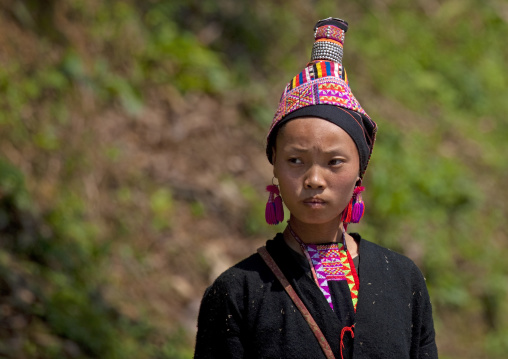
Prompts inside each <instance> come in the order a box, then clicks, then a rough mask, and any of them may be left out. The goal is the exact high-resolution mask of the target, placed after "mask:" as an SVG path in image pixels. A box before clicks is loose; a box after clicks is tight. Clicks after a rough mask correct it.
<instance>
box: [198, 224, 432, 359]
mask: <svg viewBox="0 0 508 359" xmlns="http://www.w3.org/2000/svg"><path fill="white" fill-rule="evenodd" d="M356 239H357V241H359V254H360V262H359V268H358V275H359V280H360V289H359V294H358V305H357V311H356V315H355V329H354V339H353V338H351V335H350V334H349V333H347V334H346V335H345V337H344V344H345V348H344V357H347V358H371V359H372V358H390V359H393V358H396V359H402V358H437V349H436V344H435V338H434V325H433V320H432V308H431V304H430V299H429V295H428V292H427V288H426V285H425V280H424V278H423V276H422V274H421V272H420V270H419V269H418V268H417V267H416V265H415V264H414V263H413V262H412V261H411V260H410V259H408V258H406V257H404V256H402V255H400V254H398V253H395V252H392V251H391V250H388V249H385V248H383V247H380V246H378V245H376V244H374V243H371V242H369V241H367V240H365V239H361V238H360V237H359V236H357V237H356ZM266 246H267V249H268V251H269V252H270V254H271V256H272V257H273V259H274V260H275V261H276V262H277V264H278V265H279V267H280V268H281V270H282V271H283V273H284V275H285V276H286V278H287V279H288V281H289V282H290V283H291V285H292V286H293V288H294V289H295V291H296V293H297V294H298V295H299V296H300V298H301V299H302V301H303V302H304V304H305V305H306V307H307V308H308V310H309V311H310V313H311V315H312V316H313V317H314V319H315V320H316V322H317V324H318V325H319V327H320V329H321V331H322V332H323V334H324V335H325V337H326V339H327V340H328V343H329V344H330V346H331V348H332V350H333V352H334V354H335V358H340V357H341V356H340V347H339V346H340V345H339V344H340V333H341V330H342V327H343V326H344V325H343V324H342V323H340V322H339V319H338V317H337V316H336V315H334V312H333V311H332V309H331V308H330V306H329V305H328V303H327V301H326V299H325V297H324V296H323V294H322V293H321V291H320V289H319V288H318V286H317V285H316V284H315V283H314V281H313V280H312V279H311V278H309V276H308V275H307V274H306V273H305V270H304V269H303V268H302V267H301V265H299V264H298V263H297V261H296V260H295V258H294V256H293V255H292V253H291V251H292V250H291V249H290V248H289V247H288V246H287V245H286V243H285V242H284V240H283V238H282V235H280V234H279V235H277V236H276V237H275V239H273V240H269V241H267V244H266ZM195 358H196V359H199V358H324V354H323V352H322V350H321V348H320V346H319V344H318V342H317V340H316V338H315V337H314V334H313V333H312V331H311V330H310V328H309V326H308V324H307V323H306V321H305V320H304V318H303V316H302V315H301V313H300V312H299V311H298V309H297V308H296V307H295V306H294V304H293V302H292V301H291V299H290V298H289V296H288V295H287V293H286V292H285V291H284V289H283V288H282V286H281V285H280V283H279V282H278V280H277V278H276V277H275V276H274V275H273V274H272V272H271V271H270V269H269V268H268V267H267V265H266V264H265V263H264V262H263V260H262V259H261V257H260V256H259V254H254V255H252V256H250V257H249V258H247V259H245V260H243V261H242V262H240V263H238V264H237V265H235V266H234V267H232V268H230V269H228V270H227V271H225V272H224V273H223V274H221V275H220V276H219V278H217V279H216V280H215V282H214V283H213V284H212V285H211V286H210V287H209V288H208V289H207V290H206V292H205V295H204V297H203V301H202V303H201V309H200V313H199V318H198V333H197V338H196V348H195Z"/></svg>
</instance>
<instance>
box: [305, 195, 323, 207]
mask: <svg viewBox="0 0 508 359" xmlns="http://www.w3.org/2000/svg"><path fill="white" fill-rule="evenodd" d="M303 203H304V204H306V205H307V206H310V207H320V206H323V205H324V204H325V203H326V201H325V200H323V199H321V198H319V197H311V198H307V199H305V200H304V201H303Z"/></svg>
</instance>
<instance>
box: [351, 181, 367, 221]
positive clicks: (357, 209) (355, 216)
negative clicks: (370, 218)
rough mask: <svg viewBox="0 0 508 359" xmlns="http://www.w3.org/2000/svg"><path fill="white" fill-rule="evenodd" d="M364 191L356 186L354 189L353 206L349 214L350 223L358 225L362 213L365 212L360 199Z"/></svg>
mask: <svg viewBox="0 0 508 359" xmlns="http://www.w3.org/2000/svg"><path fill="white" fill-rule="evenodd" d="M364 190H365V187H362V186H358V187H356V188H355V191H354V192H353V199H354V200H353V206H352V213H351V223H358V222H360V219H362V217H363V212H365V204H364V203H363V199H362V192H363V191H364Z"/></svg>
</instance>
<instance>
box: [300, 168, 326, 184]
mask: <svg viewBox="0 0 508 359" xmlns="http://www.w3.org/2000/svg"><path fill="white" fill-rule="evenodd" d="M304 185H305V188H312V189H323V188H325V186H326V182H325V178H324V176H323V173H322V169H321V168H319V166H317V165H314V166H311V167H310V168H309V170H308V171H307V173H306V174H305V180H304Z"/></svg>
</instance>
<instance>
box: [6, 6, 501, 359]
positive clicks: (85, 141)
mask: <svg viewBox="0 0 508 359" xmlns="http://www.w3.org/2000/svg"><path fill="white" fill-rule="evenodd" d="M63 6H64V5H63V4H61V3H60V2H57V1H49V2H48V4H47V6H42V5H41V4H40V3H39V2H38V1H31V0H16V1H13V2H12V6H11V7H4V6H2V7H1V8H0V10H1V11H2V12H3V13H4V18H5V19H14V21H15V22H16V24H17V26H18V27H19V29H21V31H26V32H28V33H29V34H30V36H32V37H36V38H37V39H38V41H37V47H38V50H39V51H40V53H45V54H47V56H44V57H41V58H36V59H34V58H23V57H21V56H20V57H12V58H9V57H1V58H0V64H1V66H0V136H1V137H0V138H1V139H2V141H3V143H9V144H10V146H11V147H7V146H6V147H2V149H4V148H7V149H8V150H9V151H10V153H17V151H21V152H23V151H26V153H30V154H32V153H38V154H39V157H37V158H38V159H39V160H38V161H37V163H30V164H29V165H26V163H25V165H24V166H23V165H22V163H23V160H22V159H21V160H19V161H18V162H19V163H14V162H16V161H8V160H6V159H2V158H0V235H1V241H0V244H1V247H0V289H1V292H0V294H1V296H2V298H8V299H6V301H5V303H4V304H2V305H3V307H2V309H1V310H2V311H3V313H4V314H5V313H8V315H7V314H6V315H5V318H6V319H5V320H4V321H5V323H6V324H5V326H4V327H3V328H7V329H0V336H1V338H8V337H10V336H11V337H16V338H18V339H19V340H18V341H17V342H14V341H9V340H2V341H1V342H2V344H0V355H1V356H6V357H12V358H14V357H17V358H29V357H37V358H62V357H78V358H99V357H100V358H120V357H121V358H153V357H156V358H184V357H190V356H191V353H192V349H191V348H189V347H188V345H187V344H186V342H185V338H184V337H185V335H184V334H182V333H183V332H182V330H180V331H176V332H175V334H171V335H169V334H161V333H160V332H158V331H157V330H156V329H155V327H154V326H153V325H152V324H151V323H149V322H147V321H145V320H137V321H135V320H132V319H129V318H128V317H127V316H125V315H124V314H122V313H121V312H120V311H119V310H117V309H116V308H115V307H114V306H113V305H112V304H111V303H109V302H108V301H107V300H105V299H104V297H103V294H102V293H103V289H104V288H105V287H106V286H107V285H108V281H109V280H110V279H109V276H108V275H109V273H107V271H106V269H105V262H106V261H107V260H108V258H109V255H110V251H111V248H110V244H109V243H110V242H109V241H108V240H107V239H108V238H109V237H108V236H111V237H112V236H122V235H123V234H125V233H128V232H129V231H131V230H132V229H133V228H137V227H136V225H138V223H139V222H141V221H142V219H140V218H136V216H132V211H134V210H135V209H136V206H137V205H138V201H139V199H138V197H136V193H135V189H133V188H134V186H131V187H129V186H128V185H125V184H122V185H118V186H117V187H116V188H115V191H114V195H113V196H112V197H114V198H113V199H111V200H112V201H113V202H114V203H116V204H118V206H119V207H121V208H126V210H125V212H121V213H122V215H123V218H121V219H111V221H112V222H114V221H117V222H118V223H116V222H115V223H116V227H115V229H114V230H113V231H112V230H106V229H105V228H104V227H103V223H102V222H101V221H98V220H97V219H96V218H93V217H90V211H89V210H88V208H87V204H86V203H85V200H84V191H85V190H83V189H82V187H83V185H82V182H81V180H82V178H83V177H85V176H86V175H87V174H88V173H89V172H90V171H91V169H92V168H93V163H94V156H96V155H97V154H96V153H94V152H93V150H94V149H93V143H94V142H93V136H94V134H93V131H92V129H89V128H88V127H87V126H86V118H87V116H89V114H88V113H87V111H89V109H87V107H86V106H85V105H82V104H81V102H80V100H81V99H82V98H85V99H88V100H87V101H89V102H93V103H94V104H95V106H96V107H97V108H102V109H110V108H120V109H121V111H123V112H124V113H125V116H126V117H128V118H135V117H136V115H139V114H140V113H141V112H142V110H143V109H144V108H145V107H146V106H147V103H148V96H149V94H150V93H151V92H153V91H161V92H164V91H166V90H167V89H168V88H171V89H172V90H174V91H176V94H177V95H178V96H182V97H183V98H184V99H185V98H186V96H192V95H195V94H206V95H209V96H211V97H213V98H215V99H217V101H226V100H228V101H232V102H231V103H233V104H234V106H237V107H238V108H239V111H240V113H241V114H242V115H243V116H244V117H245V120H246V121H251V120H254V121H255V122H257V123H258V124H259V126H260V127H262V128H263V129H266V127H267V124H268V123H269V122H270V120H271V116H272V112H273V110H274V109H275V105H276V102H277V100H278V96H279V95H280V91H281V90H282V87H283V85H284V84H285V83H286V81H288V80H289V78H290V77H291V76H293V75H294V74H295V73H296V72H298V71H299V70H301V68H302V67H303V66H304V65H305V63H306V61H307V60H308V59H307V57H308V55H309V53H310V47H311V45H312V32H311V31H310V30H309V29H310V28H311V27H312V26H313V25H314V22H315V21H316V20H317V19H319V18H324V17H327V16H339V17H344V18H346V19H347V20H349V21H350V31H349V32H348V34H347V36H346V46H345V58H344V62H345V66H346V68H347V69H348V74H349V78H350V82H351V86H352V88H353V91H354V93H355V94H356V95H357V97H358V98H359V99H360V100H361V103H362V105H363V106H364V107H365V108H366V110H367V111H368V112H369V114H370V115H371V116H372V117H373V118H374V119H375V120H376V121H377V122H378V124H379V128H380V130H379V133H378V140H377V142H376V147H375V150H374V155H373V160H372V162H371V165H370V168H369V171H368V172H367V178H366V181H365V185H366V187H367V191H366V195H365V197H366V198H365V199H366V204H367V212H366V216H365V219H364V223H363V224H362V225H361V226H360V227H359V231H361V232H362V234H363V235H364V237H366V238H369V239H371V240H374V241H376V242H379V243H380V244H382V245H385V246H388V247H390V248H393V249H395V250H398V251H401V252H403V253H405V254H407V255H410V256H411V257H412V258H413V259H415V261H416V262H417V264H418V265H419V266H420V267H421V268H422V270H423V272H424V273H425V275H426V277H427V281H428V285H429V288H430V291H431V296H432V299H433V303H434V307H435V313H436V314H435V318H436V322H437V328H438V336H440V335H446V332H447V331H454V330H457V331H458V332H460V333H464V332H466V329H467V328H464V329H463V328H461V327H460V326H463V325H464V324H465V323H468V325H469V323H471V322H473V323H476V324H478V323H483V324H482V328H484V329H483V330H481V331H480V332H479V333H481V335H482V337H481V338H480V339H479V340H478V342H479V344H475V347H474V348H473V349H471V350H472V351H473V352H474V353H479V352H481V353H484V355H485V356H486V357H489V358H502V357H504V355H505V354H506V353H507V352H508V342H507V340H506V336H507V333H508V315H507V313H508V305H507V304H506V303H507V302H508V301H507V300H506V299H507V292H508V280H507V278H508V268H507V267H506V265H505V263H504V262H505V260H504V257H505V256H506V255H507V253H508V245H507V236H508V230H507V227H506V222H505V220H504V218H505V217H506V216H507V215H508V208H507V207H506V204H505V202H506V199H507V198H508V189H506V185H505V181H506V178H507V177H506V176H507V174H508V162H507V161H506V157H507V155H508V153H507V150H508V146H506V137H507V135H508V133H507V131H508V130H507V128H508V127H507V126H506V124H507V120H506V118H505V116H504V113H506V112H507V110H508V102H507V101H506V95H507V90H506V87H507V85H508V72H507V71H506V66H507V63H508V48H507V47H506V46H504V43H505V40H506V37H507V36H508V25H507V16H506V13H507V7H506V5H505V4H504V3H503V2H500V1H494V0H491V1H480V0H447V1H436V2H428V3H424V2H422V1H418V2H414V3H407V2H405V1H402V0H392V1H367V0H363V1H358V2H356V3H355V4H352V3H350V4H347V5H346V4H336V3H335V2H329V1H324V0H319V1H314V2H312V3H308V2H305V1H303V0H301V1H294V2H290V3H289V2H284V1H257V2H247V1H228V0H223V1H208V0H205V1H195V0H190V1H189V0H187V1H184V0H172V1H162V0H161V1H135V0H130V1H91V2H88V1H80V0H72V1H69V2H67V4H65V7H66V14H67V16H68V17H69V18H70V19H71V20H72V21H74V22H76V23H80V24H82V25H83V27H82V28H81V31H82V33H80V38H81V41H82V42H83V43H86V44H88V45H89V46H90V48H89V49H88V50H86V51H85V50H84V49H83V47H84V45H83V44H79V43H78V42H75V41H71V40H73V38H71V35H70V34H72V32H71V31H68V32H66V31H65V29H64V28H63V27H65V26H64V25H61V24H60V23H58V22H57V19H56V17H55V16H54V15H53V14H54V13H55V12H56V11H57V10H58V7H63ZM72 21H71V22H72ZM68 26H70V25H68ZM74 39H75V38H74ZM90 44H91V45H90ZM34 53H35V52H34ZM175 96H176V95H175ZM83 102H85V103H86V101H85V100H83ZM78 104H81V105H78ZM79 121H83V123H84V125H82V126H81V127H79V126H77V125H76V123H77V122H79ZM75 126H77V127H75ZM75 128H81V131H82V133H80V139H79V140H78V142H77V143H69V142H68V140H67V138H66V134H67V133H69V132H73V131H74V129H75ZM262 141H263V139H262V138H260V139H259V143H260V146H262ZM83 148H87V149H89V151H86V152H85V153H83V152H82V149H83ZM175 155H178V154H175ZM2 156H3V154H2ZM104 156H105V157H106V158H107V159H108V160H109V161H110V163H115V161H117V160H118V159H119V158H121V156H122V149H121V148H117V147H114V146H112V147H110V148H108V149H107V151H106V153H105V154H104ZM18 157H19V156H18ZM20 157H21V158H23V153H21V156H20ZM11 158H16V156H11ZM55 159H56V161H57V162H58V163H61V166H62V169H61V172H60V178H58V179H56V180H55V181H57V183H58V189H57V193H55V192H54V191H53V192H52V191H51V190H42V189H41V193H42V194H41V195H40V197H37V198H33V196H31V195H30V194H29V193H28V191H27V189H26V182H27V181H29V182H31V183H33V182H36V181H37V180H38V179H39V178H41V177H43V175H45V174H46V172H47V171H48V166H51V165H52V163H53V162H52V161H55ZM231 180H232V181H235V183H237V184H238V187H239V188H240V189H241V193H242V197H243V198H242V199H243V200H244V201H245V203H247V205H248V209H247V211H246V215H245V218H244V220H243V221H242V226H243V233H245V234H246V235H248V236H256V235H257V236H269V235H270V234H271V233H272V232H273V228H269V229H267V228H266V225H265V224H264V220H263V213H264V201H265V197H266V196H265V194H264V193H263V189H262V188H256V187H254V185H252V184H249V183H246V182H245V180H238V181H236V180H235V179H234V178H233V179H231ZM146 181H147V182H148V180H146ZM140 188H142V190H143V191H146V192H147V193H148V200H147V204H146V205H147V208H148V213H149V217H150V218H151V221H150V226H151V228H152V229H153V230H154V231H162V232H164V231H170V230H171V227H172V222H171V217H172V216H173V215H174V214H175V212H176V211H177V210H179V208H178V204H177V203H176V200H175V195H176V193H174V192H173V191H172V190H171V189H160V188H156V186H154V185H153V184H150V185H146V184H141V185H140ZM107 200H110V199H104V201H107ZM209 211H210V210H209V208H208V207H207V205H206V203H205V202H201V199H196V198H193V199H191V200H190V213H191V215H192V216H193V217H194V218H195V219H200V218H203V217H205V216H207V215H209V214H210V212H209ZM124 214H125V215H124ZM351 229H353V230H354V227H352V228H351ZM275 230H280V228H276V229H275ZM122 248H123V249H125V251H124V252H125V253H130V255H131V256H132V253H133V251H134V250H133V249H132V248H130V247H129V245H128V244H126V245H125V247H122ZM137 255H139V256H142V254H139V253H137ZM205 264H206V263H205ZM20 293H21V294H20ZM23 293H24V294H23ZM457 313H458V314H457ZM453 314H457V316H455V317H452V319H450V315H453ZM16 318H18V319H16ZM19 318H24V319H23V320H25V322H27V323H28V324H25V325H24V326H20V325H19V324H18V326H16V325H17V324H16V323H18V322H19V320H21V319H19ZM465 318H471V319H470V321H469V322H468V321H465V320H466V319H465ZM11 319H12V320H11ZM15 319H16V320H18V321H17V322H16V320H15ZM461 320H462V321H461ZM457 327H459V328H457ZM16 328H21V329H16ZM41 328H43V329H41ZM9 330H10V332H9ZM40 332H44V333H45V335H44V337H43V338H42V339H41V337H40V335H39V336H37V335H36V334H35V333H40ZM12 333H15V335H13V334H12ZM475 333H478V331H477V332H475ZM464 335H465V337H466V338H467V335H466V334H464ZM20 343H21V344H20ZM463 344H464V345H468V344H469V343H463ZM455 355H456V356H454V353H452V352H446V351H445V354H444V357H460V355H461V354H455Z"/></svg>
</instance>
